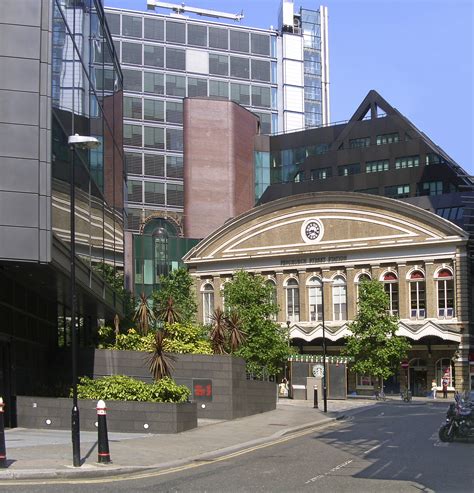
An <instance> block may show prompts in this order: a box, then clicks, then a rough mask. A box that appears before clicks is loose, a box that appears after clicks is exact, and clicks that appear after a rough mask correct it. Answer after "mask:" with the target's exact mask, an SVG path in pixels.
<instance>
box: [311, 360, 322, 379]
mask: <svg viewBox="0 0 474 493" xmlns="http://www.w3.org/2000/svg"><path fill="white" fill-rule="evenodd" d="M323 375H324V366H323V365H322V364H320V363H319V364H317V365H314V366H313V377H322V376H323Z"/></svg>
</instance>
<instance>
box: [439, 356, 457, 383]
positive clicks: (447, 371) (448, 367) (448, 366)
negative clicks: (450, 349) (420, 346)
mask: <svg viewBox="0 0 474 493" xmlns="http://www.w3.org/2000/svg"><path fill="white" fill-rule="evenodd" d="M444 377H446V378H447V379H448V387H454V366H453V362H452V361H451V360H450V359H449V358H441V359H439V360H438V361H437V362H436V364H435V378H436V383H437V385H438V387H441V386H442V380H443V378H444Z"/></svg>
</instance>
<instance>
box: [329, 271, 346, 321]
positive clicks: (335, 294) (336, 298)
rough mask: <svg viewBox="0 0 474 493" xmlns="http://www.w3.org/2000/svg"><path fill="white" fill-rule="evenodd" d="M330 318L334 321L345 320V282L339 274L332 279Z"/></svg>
mask: <svg viewBox="0 0 474 493" xmlns="http://www.w3.org/2000/svg"><path fill="white" fill-rule="evenodd" d="M343 306H344V310H343V309H342V307H343ZM336 307H338V308H339V309H338V312H339V314H338V317H336ZM332 319H333V320H334V321H335V322H340V321H343V320H347V282H346V279H345V278H344V277H343V276H341V275H337V276H335V277H333V279H332Z"/></svg>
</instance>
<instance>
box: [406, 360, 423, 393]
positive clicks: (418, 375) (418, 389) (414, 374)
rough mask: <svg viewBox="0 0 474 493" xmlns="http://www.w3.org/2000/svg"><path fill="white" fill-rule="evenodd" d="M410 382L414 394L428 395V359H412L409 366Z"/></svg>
mask: <svg viewBox="0 0 474 493" xmlns="http://www.w3.org/2000/svg"><path fill="white" fill-rule="evenodd" d="M408 384H409V388H410V390H411V392H412V395H415V396H418V397H426V396H427V394H428V381H427V368H426V361H425V360H424V359H421V358H415V359H412V360H411V361H410V366H409V368H408Z"/></svg>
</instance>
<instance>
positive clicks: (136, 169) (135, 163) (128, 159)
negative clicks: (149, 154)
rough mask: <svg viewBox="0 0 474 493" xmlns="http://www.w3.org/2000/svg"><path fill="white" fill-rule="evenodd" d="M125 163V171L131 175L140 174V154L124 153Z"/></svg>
mask: <svg viewBox="0 0 474 493" xmlns="http://www.w3.org/2000/svg"><path fill="white" fill-rule="evenodd" d="M125 164H126V169H127V173H130V174H132V175H141V174H142V155H141V153H140V154H139V153H137V152H126V153H125Z"/></svg>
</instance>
